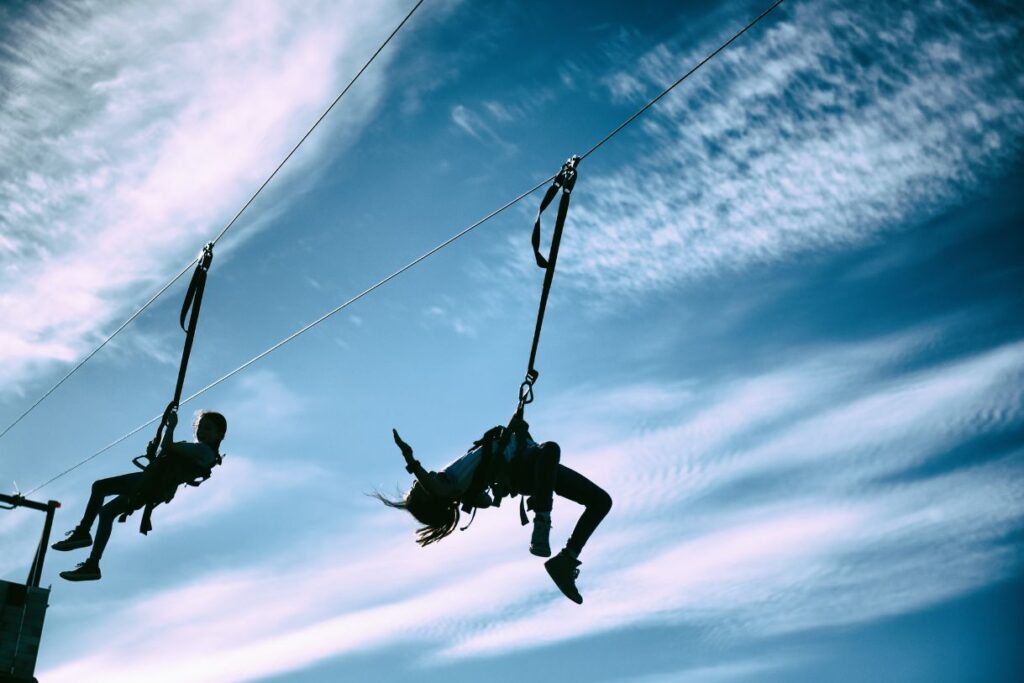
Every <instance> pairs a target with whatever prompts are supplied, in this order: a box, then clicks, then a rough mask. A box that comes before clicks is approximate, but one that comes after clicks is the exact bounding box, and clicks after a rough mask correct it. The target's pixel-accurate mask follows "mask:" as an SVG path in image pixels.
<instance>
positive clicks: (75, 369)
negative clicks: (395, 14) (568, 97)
mask: <svg viewBox="0 0 1024 683" xmlns="http://www.w3.org/2000/svg"><path fill="white" fill-rule="evenodd" d="M423 2H424V0H419V1H418V2H417V3H416V4H415V5H414V6H413V8H412V9H411V10H409V13H408V14H406V15H405V18H404V19H402V21H401V22H399V24H398V26H396V27H395V29H394V30H393V31H392V32H391V34H390V35H388V37H387V38H386V39H385V40H384V42H383V43H381V44H380V46H379V47H378V48H377V50H376V51H375V52H374V53H373V54H372V55H371V56H370V58H369V59H368V60H366V63H365V64H363V66H362V68H361V69H359V71H358V72H356V75H355V76H353V77H352V80H350V81H349V82H348V85H346V86H345V88H344V89H343V90H342V91H341V94H339V95H338V96H337V97H335V98H334V101H333V102H331V104H330V106H328V107H327V109H325V110H324V112H323V113H322V114H321V115H320V118H318V119H317V120H316V123H314V124H313V125H312V126H311V127H310V129H309V130H308V131H306V134H305V135H303V136H302V139H301V140H299V141H298V143H296V145H295V146H294V147H292V150H291V151H290V152H288V155H287V156H286V157H285V158H284V160H283V161H282V162H281V163H280V164H278V165H277V168H275V169H274V172H273V173H271V174H270V175H269V176H268V177H267V179H266V180H265V181H263V184H262V185H260V186H259V188H258V189H257V190H256V191H255V192H254V193H253V194H252V196H251V197H249V201H247V202H246V203H245V205H243V206H242V208H241V209H239V210H238V213H236V214H235V217H234V218H232V219H231V220H230V221H229V222H228V224H227V225H225V226H224V228H223V229H222V230H221V231H220V233H219V234H218V235H217V236H216V237H215V238H214V239H213V240H212V243H213V244H214V245H216V244H217V242H219V241H220V238H221V237H224V235H225V234H226V233H227V231H228V230H230V229H231V227H232V226H233V225H234V224H235V222H236V221H237V220H238V219H239V218H240V217H241V216H242V214H243V213H245V210H246V209H248V208H249V206H250V205H251V204H252V203H253V202H254V201H255V200H256V197H258V196H259V194H260V193H261V192H262V191H263V188H265V187H266V186H267V185H268V184H270V181H271V180H273V179H274V176H276V175H277V173H278V171H280V170H281V168H282V167H283V166H284V165H285V164H286V163H288V160H289V159H291V158H292V155H293V154H295V152H296V151H297V150H298V149H299V147H301V146H302V143H304V142H305V141H306V138H308V137H309V136H310V135H311V134H312V133H313V131H314V130H316V127H317V126H319V125H320V122H321V121H323V120H324V119H325V118H326V117H327V115H328V114H329V113H331V110H332V109H334V105H336V104H338V102H340V101H341V98H342V97H344V96H345V94H346V93H347V92H348V91H349V90H350V89H351V88H352V86H353V85H355V82H356V81H357V80H359V77H360V76H362V75H363V72H364V71H366V69H367V68H369V66H370V64H372V63H373V60H375V59H376V58H377V55H379V54H380V53H381V51H383V50H384V48H385V47H387V45H388V43H390V42H391V39H392V38H394V37H395V35H396V34H397V33H398V32H399V31H400V30H401V29H402V27H403V26H405V24H406V22H407V21H409V19H410V18H411V17H412V15H413V14H414V13H415V12H416V10H417V9H419V7H420V5H422V4H423ZM198 260H199V257H196V258H194V259H192V260H191V261H189V263H188V265H187V266H185V267H184V268H183V269H182V270H181V272H180V273H178V274H177V275H175V276H174V278H173V279H172V280H171V281H170V282H168V283H167V284H166V285H164V286H163V287H161V288H160V290H159V291H158V292H157V293H156V294H154V295H153V296H152V297H151V298H150V299H149V301H147V302H146V303H145V304H143V305H142V307H141V308H139V310H137V311H135V313H133V314H132V315H131V317H129V318H128V319H127V320H125V321H124V322H123V323H121V326H120V327H118V328H117V329H116V330H114V331H113V332H112V333H111V334H110V336H108V337H107V338H106V339H104V340H103V342H102V343H101V344H100V345H99V346H97V347H96V348H95V349H93V350H92V352H91V353H90V354H89V355H88V356H86V357H85V358H83V359H82V360H81V361H80V362H79V363H78V365H76V366H75V367H73V368H72V369H71V371H70V372H68V373H67V374H66V375H64V377H62V378H61V379H60V381H59V382H57V383H56V384H54V385H53V386H52V387H50V388H49V389H48V390H47V391H46V393H44V394H43V395H42V396H40V397H39V398H38V399H37V400H36V402H35V403H33V404H32V405H31V406H29V407H28V409H27V410H26V411H25V412H23V413H22V414H21V415H19V416H18V417H17V419H15V420H14V422H12V423H11V424H9V425H7V427H6V428H5V429H4V430H3V431H2V432H0V439H2V438H3V437H4V435H6V434H7V432H9V431H11V429H13V428H14V426H15V425H16V424H18V423H19V422H21V421H22V419H24V418H25V416H27V415H28V414H29V413H31V412H32V411H33V410H35V408H36V406H38V405H39V404H40V403H42V402H43V401H45V400H46V399H47V397H49V396H50V394H52V393H53V392H54V391H56V390H57V389H58V387H60V386H61V385H62V384H64V382H66V381H67V380H68V378H70V377H71V375H73V374H75V373H76V372H78V370H79V369H80V368H81V367H82V366H83V365H85V364H86V363H87V362H88V361H89V359H91V358H92V357H93V356H95V355H96V354H97V353H99V351H100V349H102V348H103V347H104V346H106V345H107V344H108V343H109V342H110V341H111V340H112V339H113V338H114V337H116V336H117V335H118V334H119V333H120V332H121V330H123V329H124V328H126V327H128V325H129V324H131V323H132V321H134V320H135V319H136V318H138V317H139V316H140V315H142V312H143V311H145V310H146V309H147V308H149V307H150V305H151V304H152V303H153V302H154V301H156V300H157V299H158V298H160V296H161V295H162V294H163V293H164V292H166V291H167V290H168V289H170V288H171V285H173V284H174V283H175V282H177V281H178V280H180V279H181V276H182V275H184V274H185V273H186V272H188V270H189V269H190V268H191V267H192V266H194V265H195V264H196V262H197V261H198Z"/></svg>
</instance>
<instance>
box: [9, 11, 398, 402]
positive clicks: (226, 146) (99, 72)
mask: <svg viewBox="0 0 1024 683" xmlns="http://www.w3.org/2000/svg"><path fill="white" fill-rule="evenodd" d="M400 9H401V8H399V7H397V6H395V5H394V4H393V3H386V4H379V3H375V4H374V5H373V6H372V7H367V6H365V5H364V4H361V3H356V2H344V3H336V2H316V3H312V4H306V5H303V6H302V8H301V9H297V8H295V7H292V6H289V7H285V6H284V5H281V4H279V3H275V2H269V1H261V2H228V3H218V4H215V5H210V4H208V3H202V2H187V3H178V4H176V5H175V6H174V7H173V8H172V7H164V8H156V9H154V8H152V7H148V6H145V7H144V6H141V5H118V6H116V7H113V6H110V5H108V4H106V3H99V2H87V3H78V4H76V5H75V6H74V7H70V6H66V5H59V4H53V5H47V6H43V7H38V8H29V9H28V15H27V16H25V17H24V18H23V19H21V20H19V21H17V22H15V23H14V24H12V25H9V26H7V27H5V29H6V36H5V43H7V44H6V45H5V52H4V56H3V58H2V59H0V80H2V81H3V82H4V83H5V90H7V91H8V92H9V93H10V95H11V96H10V97H5V98H4V99H3V100H2V102H0V131H3V132H2V134H0V156H2V157H3V158H4V160H5V163H4V166H3V169H2V170H0V234H2V235H3V238H2V239H0V259H2V260H0V316H2V317H3V319H4V320H5V321H6V323H5V326H4V329H3V331H0V349H3V351H2V352H0V374H2V375H3V376H4V378H5V382H4V391H9V390H11V388H12V387H16V386H17V384H18V382H21V381H24V380H25V379H26V378H28V377H30V376H31V373H32V372H33V371H35V370H38V369H45V368H47V367H49V366H50V365H51V364H52V363H54V362H69V361H71V360H73V359H75V358H77V357H79V356H80V355H81V354H82V352H83V351H84V350H86V349H87V348H88V347H89V346H90V345H91V344H95V343H96V342H97V341H98V336H99V335H100V334H101V333H102V331H104V330H107V329H108V328H109V327H110V324H111V323H112V322H113V321H115V320H116V319H118V318H121V317H123V316H125V315H126V314H127V312H128V311H129V310H131V308H132V307H133V306H137V305H139V304H140V303H141V299H140V298H139V297H140V294H139V292H140V291H142V292H144V291H146V290H148V289H152V288H154V287H156V286H157V285H158V283H160V282H161V281H163V280H165V279H166V278H168V277H169V276H170V274H171V273H172V272H174V270H175V269H177V268H178V267H180V266H181V265H182V263H183V262H185V261H186V260H187V259H188V257H189V256H191V255H193V253H194V252H195V251H196V250H197V249H198V246H199V245H200V244H201V243H202V242H203V241H204V240H205V239H208V238H209V237H211V236H212V235H213V234H215V233H216V231H217V230H219V228H220V227H221V226H222V225H223V224H224V223H225V222H226V220H227V219H228V218H230V216H231V215H233V211H234V210H236V209H237V208H238V207H240V206H241V204H242V203H243V202H244V200H245V199H246V198H247V197H248V195H249V193H251V192H252V191H253V190H254V189H255V188H256V187H258V185H259V183H260V182H262V180H263V179H264V178H265V177H266V176H267V175H268V174H269V173H270V171H271V170H273V168H274V167H275V166H276V164H277V162H279V161H280V159H281V158H282V157H283V155H284V153H285V152H286V151H287V150H288V149H289V148H290V147H291V145H293V144H294V143H295V141H297V140H298V139H299V137H300V136H301V134H302V133H303V132H304V131H305V129H306V128H308V126H309V125H310V124H311V123H312V121H313V120H315V118H316V116H317V115H318V113H319V111H321V110H322V109H323V107H324V106H325V104H326V103H328V102H329V101H330V100H331V98H332V96H333V94H334V92H335V91H336V90H337V89H338V86H339V85H340V84H341V83H342V82H343V81H344V79H346V78H348V77H349V76H350V75H351V74H352V73H354V71H355V69H356V68H358V64H359V62H360V61H361V60H363V59H365V58H366V56H367V55H368V54H370V52H371V51H372V49H373V47H375V43H376V41H379V40H380V38H382V37H383V36H384V35H386V30H387V27H388V26H390V25H391V23H392V22H393V21H394V20H396V12H397V11H398V10H400ZM393 54H394V51H393V50H391V51H388V52H386V53H385V54H382V55H381V59H380V60H379V61H378V62H377V63H375V65H374V68H373V69H371V70H369V71H367V72H366V73H365V74H364V76H363V78H362V81H361V83H360V84H359V87H357V88H356V89H354V90H353V91H352V92H351V93H350V94H349V96H348V98H347V99H346V102H345V105H344V107H341V108H339V110H338V111H337V112H336V113H335V115H334V116H332V118H331V120H330V121H328V124H327V125H328V126H332V125H337V124H339V123H341V122H344V124H345V125H346V130H348V131H349V134H351V131H353V130H358V126H359V124H360V123H361V122H362V121H364V120H365V119H366V117H367V115H368V114H369V113H370V111H371V110H372V108H373V106H374V105H375V103H376V102H377V101H378V99H379V97H380V94H381V92H382V89H383V83H384V80H383V78H382V74H383V72H384V70H386V68H387V63H388V60H389V59H390V58H391V55H393ZM342 137H343V136H342ZM324 139H325V138H324V137H322V136H314V138H311V140H310V143H309V149H308V150H306V151H305V152H303V153H301V154H299V155H297V157H296V159H294V160H293V168H292V169H291V171H292V173H294V171H295V170H296V169H297V168H299V167H301V166H302V165H303V164H305V165H306V167H307V168H308V166H309V164H310V163H311V161H312V160H314V159H316V158H317V151H316V150H317V146H318V145H319V144H321V143H322V141H323V140H324ZM337 141H338V137H337V136H333V137H332V140H331V144H332V149H331V152H332V153H333V152H337ZM320 151H321V152H323V151H324V149H323V148H322V147H321V148H320ZM259 211H260V207H259V206H256V207H255V208H254V211H253V213H254V214H258V213H259ZM250 218H251V219H254V218H255V216H253V217H250ZM246 222H247V223H249V225H250V226H251V225H252V221H251V220H248V221H246ZM244 229H245V228H244V226H240V230H242V231H244Z"/></svg>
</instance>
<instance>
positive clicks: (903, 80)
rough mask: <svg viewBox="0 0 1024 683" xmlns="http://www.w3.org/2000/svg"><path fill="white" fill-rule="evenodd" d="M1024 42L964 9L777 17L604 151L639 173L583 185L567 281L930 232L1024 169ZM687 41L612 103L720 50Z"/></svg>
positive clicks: (601, 280)
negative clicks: (1004, 173) (911, 229)
mask: <svg viewBox="0 0 1024 683" xmlns="http://www.w3.org/2000/svg"><path fill="white" fill-rule="evenodd" d="M996 5H999V3H996ZM1004 9H1005V8H1004ZM730 14H731V8H730ZM742 21H743V17H739V16H730V17H729V20H728V21H725V20H721V21H718V22H716V25H736V24H739V23H742ZM1021 27H1022V19H1021V16H1020V14H1019V12H1013V11H1009V10H1007V11H1002V10H1000V9H999V8H998V7H994V6H990V5H988V4H985V5H981V4H977V3H971V2H964V1H961V0H941V1H939V2H933V3H926V4H915V5H913V6H908V5H901V4H897V5H886V6H876V5H872V6H870V7H868V6H854V5H850V4H849V3H839V2H824V3H821V2H817V3H796V4H794V5H792V6H789V5H788V4H787V5H783V7H782V8H781V10H780V11H779V12H777V13H776V14H775V15H773V16H772V17H770V18H769V19H768V20H766V21H765V23H764V24H763V25H762V26H761V27H759V28H758V29H757V30H756V31H755V32H752V33H751V34H750V35H748V36H745V37H744V38H743V40H742V42H738V43H737V44H735V45H734V46H733V47H731V48H730V49H729V50H728V51H726V52H724V53H722V54H721V55H719V57H718V58H717V60H716V61H715V62H712V63H710V64H709V65H708V66H707V67H706V68H705V69H704V70H703V71H702V72H700V73H698V74H697V75H696V76H694V77H693V78H692V79H691V80H690V81H688V82H687V83H686V84H685V85H684V86H683V88H681V89H680V91H678V92H676V93H673V95H671V96H670V97H669V98H666V99H665V100H663V101H662V102H661V103H659V104H658V105H657V107H656V108H655V109H654V110H652V111H651V112H649V114H648V115H647V116H646V117H645V119H644V120H643V121H642V122H641V123H642V126H643V132H642V133H641V132H640V131H639V130H634V131H630V132H624V133H623V134H622V135H621V136H620V137H619V138H618V139H617V140H616V141H615V142H614V143H612V144H615V145H618V146H620V147H621V146H627V145H638V144H639V145H640V148H639V150H638V151H640V152H641V154H642V156H640V157H639V161H638V162H637V163H635V164H630V165H628V166H626V167H625V168H623V169H621V170H617V171H614V172H611V173H607V172H603V173H596V172H595V173H594V174H593V175H592V174H590V172H589V171H588V169H587V167H586V166H585V167H584V168H582V169H581V181H580V184H579V186H578V188H577V194H578V195H579V197H578V199H577V201H576V202H575V204H574V207H573V209H572V212H571V217H570V223H571V226H570V229H569V230H567V232H566V247H565V249H564V252H563V253H564V255H563V257H562V261H561V264H560V265H561V267H562V268H561V269H562V270H563V271H564V272H566V273H568V274H571V276H572V277H566V278H565V280H564V282H565V283H566V284H567V286H568V283H575V285H576V286H578V287H580V288H581V289H584V290H586V291H588V292H598V293H601V292H605V293H611V292H619V293H620V294H622V293H625V294H629V293H637V292H647V291H651V290H665V289H668V288H671V287H673V286H677V285H679V284H681V283H685V282H687V281H690V280H693V279H698V278H705V277H713V276H717V275H719V274H722V273H724V272H732V271H737V270H743V269H747V268H750V267H752V266H757V265H761V264H769V263H777V262H780V261H784V260H787V259H791V258H792V257H793V256H795V255H798V254H801V253H805V252H808V251H812V250H841V249H847V248H850V247H855V246H858V245H862V244H865V243H867V242H868V241H870V240H872V239H873V238H875V237H876V236H878V235H880V234H882V233H884V232H886V231H892V230H897V229H905V228H907V227H908V226H915V225H920V224H922V223H923V222H925V221H927V220H928V219H930V218H932V217H934V216H935V215H936V214H938V213H939V212H941V211H943V210H945V209H948V208H949V207H951V206H954V205H956V204H957V203H959V202H960V201H961V200H962V199H963V198H964V197H966V196H969V195H971V193H973V192H976V191H977V189H978V188H979V186H981V185H982V184H983V182H984V181H985V179H986V178H989V177H992V176H993V174H998V173H999V172H1000V171H1001V169H1003V168H1004V167H1005V166H1006V164H1007V163H1008V162H1009V161H1011V160H1013V159H1015V158H1016V157H1017V156H1018V155H1019V153H1020V151H1021V149H1022V140H1024V99H1022V98H1021V95H1020V93H1021V92H1022V89H1024V81H1022V78H1024V77H1022V76H1021V74H1022V73H1024V69H1022V66H1024V57H1022V55H1021V52H1020V50H1017V49H1015V45H1016V42H1017V38H1018V36H1019V34H1020V31H1021ZM694 37H695V36H694V35H692V34H691V33H690V31H689V30H688V31H687V32H686V33H684V34H683V35H681V36H679V37H678V38H677V39H676V40H674V41H671V42H668V43H666V44H664V45H660V46H658V47H657V48H655V49H653V50H651V51H650V52H649V53H648V54H647V55H646V56H645V57H644V58H643V59H642V60H641V66H640V68H639V69H638V70H637V69H633V68H629V69H624V70H622V71H617V72H614V73H612V74H610V75H608V76H607V77H606V79H605V84H606V87H607V88H608V92H609V94H610V95H611V96H612V97H613V98H616V99H620V100H625V101H627V102H629V103H630V105H631V106H635V105H636V104H637V103H639V102H642V101H644V100H646V99H647V98H648V97H650V96H652V95H653V94H655V93H657V91H658V90H660V88H661V87H663V85H664V84H666V83H671V82H672V81H673V80H675V78H677V77H678V75H679V74H680V73H682V72H683V71H685V69H686V68H688V67H689V66H690V65H692V64H694V63H695V62H696V61H698V60H699V59H700V57H702V56H703V55H704V54H705V53H706V52H708V51H709V49H710V48H711V47H712V46H713V45H714V44H716V43H717V42H719V41H720V40H721V36H719V35H710V34H709V33H708V32H707V31H706V30H704V31H703V32H702V33H701V34H700V41H699V42H696V43H695V41H694ZM683 45H685V46H686V47H683ZM638 128H639V126H638ZM594 163H595V164H596V163H597V161H596V160H595V162H594ZM587 166H589V164H588V165H587ZM595 171H596V167H595Z"/></svg>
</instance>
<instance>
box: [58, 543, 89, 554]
mask: <svg viewBox="0 0 1024 683" xmlns="http://www.w3.org/2000/svg"><path fill="white" fill-rule="evenodd" d="M91 545H92V541H76V542H74V543H63V542H58V543H54V544H53V545H51V546H50V548H51V549H53V550H56V551H58V552H62V553H63V552H67V551H68V550H78V549H79V548H88V547H89V546H91ZM58 546H59V547H58Z"/></svg>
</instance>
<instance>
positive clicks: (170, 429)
mask: <svg viewBox="0 0 1024 683" xmlns="http://www.w3.org/2000/svg"><path fill="white" fill-rule="evenodd" d="M177 426H178V411H177V410H170V411H168V412H167V421H166V424H165V425H164V438H163V441H161V442H160V449H161V450H163V451H167V450H168V449H172V448H173V446H174V428H175V427H177Z"/></svg>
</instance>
